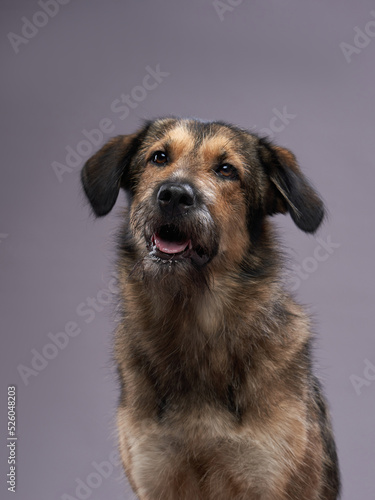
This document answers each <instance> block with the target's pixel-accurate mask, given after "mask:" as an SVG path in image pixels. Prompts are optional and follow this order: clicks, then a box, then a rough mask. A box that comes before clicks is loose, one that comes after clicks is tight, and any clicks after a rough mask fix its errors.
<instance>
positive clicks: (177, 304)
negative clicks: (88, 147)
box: [81, 117, 340, 500]
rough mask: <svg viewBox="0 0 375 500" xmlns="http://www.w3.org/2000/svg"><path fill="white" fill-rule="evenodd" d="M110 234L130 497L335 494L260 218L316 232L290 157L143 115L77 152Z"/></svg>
mask: <svg viewBox="0 0 375 500" xmlns="http://www.w3.org/2000/svg"><path fill="white" fill-rule="evenodd" d="M81 179H82V183H83V188H84V192H85V194H86V196H87V198H88V201H89V203H90V204H91V207H92V209H93V212H94V214H95V215H96V216H99V217H101V216H105V215H106V214H108V213H109V212H110V211H111V209H112V208H113V206H114V204H115V202H116V200H117V197H118V195H119V191H120V189H124V190H125V191H126V192H127V193H128V201H129V204H128V205H129V206H128V208H127V209H125V213H124V215H123V224H122V230H121V233H120V235H119V238H118V266H117V271H118V281H119V290H120V291H119V300H120V306H121V309H122V315H121V318H122V319H121V320H120V322H119V325H118V328H117V331H116V336H115V342H114V357H115V360H116V362H117V367H118V374H119V381H120V385H121V395H120V401H119V405H118V413H117V428H118V434H119V445H120V453H121V458H122V462H123V466H124V469H125V472H126V474H127V477H128V479H129V481H130V484H131V485H132V488H133V489H134V492H135V493H136V495H137V496H138V498H139V499H141V500H159V499H163V500H176V499H179V500H180V499H181V500H228V499H238V500H240V499H251V500H284V499H285V500H287V499H288V500H334V499H337V498H338V497H339V492H340V478H339V469H338V460H337V453H336V447H335V441H334V437H333V433H332V427H331V422H330V416H329V411H328V409H327V404H326V401H325V398H324V395H323V392H322V388H321V384H320V382H319V381H318V379H317V378H316V377H315V375H314V374H313V371H312V355H311V339H312V334H311V328H310V322H309V319H308V317H307V316H306V314H305V313H304V311H303V310H302V308H301V306H299V305H298V304H297V303H296V302H295V301H294V300H293V299H292V297H291V296H290V294H289V293H288V292H287V291H285V290H284V286H283V279H282V274H281V270H282V261H283V259H282V254H281V251H280V250H279V245H278V244H277V237H276V236H275V231H274V229H273V228H272V223H271V220H270V219H271V217H272V216H273V215H274V214H278V213H283V214H286V213H289V214H290V216H291V217H292V219H293V221H294V223H295V224H296V225H297V227H298V228H299V229H301V230H302V231H304V232H306V233H314V232H315V231H316V230H317V228H318V227H319V226H320V224H321V222H322V220H323V219H324V214H325V209H324V205H323V202H322V200H321V198H320V196H319V195H318V193H317V192H316V191H315V189H314V188H313V187H312V185H311V184H310V183H309V181H308V180H307V179H306V177H305V176H304V174H303V173H302V172H301V170H300V168H299V166H298V163H297V161H296V158H295V156H294V155H293V153H291V152H290V151H289V150H288V149H285V148H283V147H280V146H278V145H276V144H274V143H272V142H271V141H269V140H268V139H267V138H264V137H260V136H258V135H256V134H253V133H250V132H248V131H246V130H243V129H241V128H239V127H236V126H233V125H231V124H227V123H225V122H220V121H217V122H206V121H201V120H197V119H181V118H174V117H166V118H160V119H157V120H152V121H147V122H145V124H144V126H143V127H142V128H141V129H140V130H138V131H137V132H136V133H134V134H131V135H120V136H117V137H115V138H113V139H111V140H110V141H109V142H108V143H107V144H105V145H104V146H103V147H102V148H101V149H100V150H99V151H98V152H97V153H96V154H94V156H92V157H91V158H90V159H89V160H88V161H87V162H86V164H85V165H84V167H83V169H82V172H81Z"/></svg>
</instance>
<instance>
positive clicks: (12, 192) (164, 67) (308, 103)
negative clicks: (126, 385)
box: [0, 0, 375, 500]
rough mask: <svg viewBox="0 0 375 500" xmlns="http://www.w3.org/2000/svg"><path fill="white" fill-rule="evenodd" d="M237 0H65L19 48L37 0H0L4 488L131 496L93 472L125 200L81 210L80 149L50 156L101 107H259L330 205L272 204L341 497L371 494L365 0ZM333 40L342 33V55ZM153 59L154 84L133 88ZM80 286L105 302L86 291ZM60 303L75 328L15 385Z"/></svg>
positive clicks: (142, 113)
mask: <svg viewBox="0 0 375 500" xmlns="http://www.w3.org/2000/svg"><path fill="white" fill-rule="evenodd" d="M223 1H224V2H225V3H226V4H227V5H229V7H230V1H229V0H223ZM236 3H237V4H238V5H237V6H232V7H230V9H231V10H226V11H225V12H224V13H222V15H221V17H220V15H219V13H218V12H217V10H216V9H215V2H213V1H211V0H203V1H198V0H190V1H189V2H187V1H184V2H182V1H172V0H169V1H163V2H161V1H155V0H143V1H141V0H137V1H135V0H134V1H120V0H117V1H116V0H107V1H104V0H90V2H89V1H88V0H75V1H71V2H70V3H67V4H66V5H60V6H59V12H58V13H56V15H54V17H47V21H48V22H46V24H45V25H44V26H41V27H40V28H38V32H37V33H36V34H35V33H34V36H32V38H29V40H28V43H21V44H20V45H19V46H18V53H16V51H15V49H14V48H13V47H12V45H11V43H10V40H9V38H8V34H9V33H10V32H13V33H15V34H17V35H22V26H23V24H24V22H25V20H22V18H23V17H24V16H25V17H26V18H27V19H28V20H32V19H33V18H35V20H36V23H39V24H40V25H41V24H43V23H44V22H45V16H43V15H42V16H40V15H36V17H35V13H36V12H38V11H41V10H42V9H41V7H40V6H39V5H38V3H37V2H36V1H26V0H2V1H1V11H2V12H1V22H0V26H1V37H2V44H1V56H2V65H1V73H2V92H1V97H2V109H3V112H2V117H1V140H2V147H1V157H2V161H1V164H2V166H1V178H2V181H1V185H0V205H1V210H0V214H1V216H0V260H1V269H0V283H1V342H2V345H1V364H0V369H1V394H0V407H1V414H0V416H1V418H0V429H1V435H2V436H3V438H2V440H1V448H2V449H1V453H0V457H1V486H0V487H1V492H0V497H1V498H8V496H9V498H17V499H22V500H51V499H58V500H67V499H70V500H72V498H73V499H78V498H84V497H85V496H86V498H91V499H99V500H102V499H104V498H105V499H107V498H111V499H130V498H132V493H131V491H130V488H129V486H128V485H127V482H126V480H125V479H124V478H123V476H122V473H121V467H114V468H113V470H112V471H111V469H110V467H107V473H105V472H104V473H102V475H101V476H100V475H99V473H98V472H95V471H96V469H95V463H96V464H100V463H102V462H103V461H107V462H108V460H109V458H110V457H111V453H112V452H113V450H115V448H116V440H115V438H114V409H115V406H116V400H117V393H118V390H117V385H116V381H115V378H114V376H113V370H112V368H111V362H110V359H111V344H112V334H111V332H112V329H113V326H114V324H113V311H114V308H113V306H112V305H111V304H109V305H104V303H108V302H109V299H108V294H106V293H105V291H104V292H101V291H103V290H104V289H106V288H107V287H108V283H109V282H110V280H111V272H112V263H113V259H114V255H113V250H112V249H113V234H114V232H115V228H116V226H117V225H118V224H119V216H118V214H119V208H118V207H117V209H116V210H115V211H114V212H113V214H111V215H110V216H108V217H107V218H105V219H103V220H98V221H94V220H93V218H92V217H91V216H90V214H89V210H88V208H87V206H86V204H85V201H84V199H83V196H82V194H81V192H80V185H79V170H80V167H81V166H82V165H83V163H84V160H85V159H86V158H87V155H86V156H85V157H84V156H82V155H81V158H78V160H77V166H76V167H75V168H71V171H70V172H65V173H64V174H63V175H62V178H61V182H60V181H59V179H58V178H57V176H56V173H55V172H54V170H53V168H52V164H53V162H60V163H61V164H65V165H66V163H65V159H66V155H67V150H66V147H71V148H73V149H76V147H77V145H78V144H79V143H80V141H82V140H83V139H85V137H84V135H83V132H82V131H83V130H87V131H90V130H92V129H94V128H97V127H98V125H99V123H100V121H101V120H102V119H104V118H108V119H110V120H111V122H112V129H113V132H112V133H110V134H109V133H105V134H103V139H102V141H101V142H104V141H105V140H107V139H108V138H109V137H110V136H112V135H116V134H120V133H130V132H133V131H134V130H135V129H136V128H137V127H138V126H139V125H140V123H141V120H142V119H144V118H151V117H155V116H160V115H165V114H175V115H181V116H198V117H201V118H205V119H223V120H226V121H229V122H233V123H236V124H238V125H241V126H243V127H247V128H249V129H251V128H253V127H254V128H255V129H256V130H261V129H264V128H269V127H270V125H273V126H274V129H275V127H276V128H277V131H276V130H274V131H272V130H270V131H269V133H270V134H271V135H274V139H275V141H276V142H277V143H278V144H281V145H284V146H287V147H289V148H291V149H292V150H293V151H294V152H295V154H296V155H297V157H298V158H299V161H300V164H301V165H302V168H303V169H304V171H305V172H306V173H307V175H308V176H309V177H310V178H311V179H312V180H313V182H314V184H315V185H316V186H317V187H318V189H319V190H320V192H321V194H322V196H323V197H324V199H325V201H326V203H327V206H328V208H329V212H330V216H329V218H328V220H327V221H326V223H325V225H324V227H323V228H322V229H321V230H320V231H319V233H318V234H317V235H316V236H307V235H305V234H303V233H302V232H300V231H298V229H297V228H296V227H295V226H294V225H293V223H292V222H291V220H290V219H289V218H287V217H284V216H278V217H276V218H275V223H276V224H277V225H278V226H279V228H280V235H281V237H282V240H283V242H284V246H285V250H286V252H287V254H288V255H289V269H290V277H291V280H292V283H293V284H294V285H293V288H294V289H295V293H296V296H297V297H298V299H299V300H300V301H301V302H302V303H304V304H306V305H307V307H308V310H309V311H310V312H311V314H312V315H313V318H314V324H315V330H316V332H317V333H318V340H317V344H316V351H315V353H316V358H317V361H318V362H317V370H318V372H319V374H320V375H321V377H322V379H323V381H324V383H325V387H326V392H327V395H328V398H329V401H330V404H331V409H332V415H333V422H334V429H335V434H336V438H337V443H338V451H339V457H340V462H341V469H342V475H343V487H344V493H343V498H344V499H345V500H369V499H372V498H375V478H374V475H375V474H374V472H375V467H374V465H375V431H374V422H375V415H374V410H375V402H374V396H375V380H374V379H375V372H374V371H371V370H367V372H365V373H364V370H365V368H366V364H365V363H366V361H365V360H366V359H367V360H369V361H370V362H372V363H374V364H375V341H374V320H373V317H374V304H373V301H374V291H373V283H374V267H375V266H374V260H373V259H374V250H375V249H374V241H375V238H374V222H373V216H374V208H375V199H374V181H375V174H374V157H375V152H374V143H375V141H374V116H375V106H374V103H375V101H374V97H375V91H374V89H375V85H374V76H375V71H374V68H375V64H374V56H375V26H374V25H375V23H372V24H371V25H368V23H369V22H370V21H371V20H375V12H374V15H371V10H373V11H375V3H374V2H373V1H366V0H361V1H356V2H350V1H341V0H340V1H339V0H335V1H330V2H326V1H322V0H315V1H314V2H307V1H300V0H278V1H276V0H275V1H272V0H269V1H263V0H262V1H261V0H253V1H246V0H245V1H243V2H240V1H238V0H237V2H236V1H233V0H232V4H236ZM216 5H218V4H216ZM55 10H56V9H55ZM367 25H368V30H369V31H371V30H372V34H371V37H368V38H367V39H363V37H362V38H361V37H358V36H357V39H356V40H355V36H356V33H358V30H357V32H356V31H355V27H358V28H359V29H361V30H364V29H365V27H366V26H367ZM31 29H32V28H29V32H28V36H30V33H31V34H32V32H31V31H30V30H31ZM26 40H27V39H26ZM342 42H345V43H348V44H351V45H353V46H354V49H355V52H354V53H353V54H352V55H351V57H349V56H347V57H345V55H344V53H343V50H342V46H341V45H340V44H342ZM355 43H356V44H357V45H358V47H356V46H355ZM359 46H360V47H359ZM349 59H350V60H349ZM158 65H159V66H160V71H162V72H163V73H164V76H163V78H161V81H160V82H159V83H158V84H157V85H156V88H154V89H152V90H147V91H142V89H139V87H138V88H137V86H140V85H142V81H143V79H144V77H145V75H146V74H147V69H146V68H147V67H148V66H149V67H151V68H152V69H154V70H155V69H156V68H157V66H158ZM166 74H168V75H166ZM121 94H130V95H131V96H133V97H132V101H131V102H132V106H133V109H129V112H128V116H126V117H124V115H123V114H124V111H123V112H122V113H120V112H118V111H115V110H114V109H113V106H116V104H113V102H114V101H115V100H116V99H119V98H120V96H121ZM137 99H138V102H137ZM283 109H284V110H285V109H286V111H287V113H288V114H289V115H293V117H292V118H288V119H286V120H285V119H284V121H285V122H286V123H282V122H281V121H280V120H277V119H276V118H275V117H276V116H277V112H282V111H283ZM275 110H276V111H275ZM125 114H126V113H125ZM121 118H123V119H121ZM99 139H100V138H99ZM83 147H84V146H83ZM96 148H97V147H92V149H93V150H94V149H96ZM122 202H123V200H122ZM120 205H121V203H120ZM118 206H119V205H118ZM319 238H320V239H319ZM329 240H331V241H332V242H334V243H335V246H334V247H333V248H331V250H330V253H327V252H324V250H322V246H321V245H322V241H324V242H327V241H329ZM317 252H318V253H317ZM316 255H323V257H324V259H325V260H322V259H320V260H319V259H318V260H317V259H316ZM314 256H315V257H314ZM326 257H327V258H326ZM293 264H294V265H300V266H302V268H303V269H305V271H304V274H303V278H299V277H298V275H296V274H295V273H296V272H295V270H294V269H293ZM306 270H307V271H306ZM293 273H294V274H293ZM98 293H99V295H98ZM90 297H94V298H95V297H97V298H99V299H100V300H99V302H98V306H97V309H100V310H98V311H95V310H94V309H93V308H92V307H88V306H87V299H88V298H90ZM100 301H101V303H102V305H100ZM82 303H83V305H82ZM77 308H78V309H77ZM88 308H90V309H91V310H92V312H91V313H86V315H80V314H79V311H81V314H82V311H84V310H87V309H88ZM89 314H90V316H89ZM88 320H90V321H88ZM71 321H73V322H76V323H77V325H78V326H79V328H80V329H81V333H80V334H79V335H77V336H76V337H74V338H70V340H69V343H68V344H67V346H66V347H65V348H64V349H58V352H57V355H56V356H55V357H54V359H51V360H49V361H48V364H47V366H45V367H44V368H43V369H41V370H40V371H36V372H35V373H34V375H30V377H29V378H28V379H27V385H26V384H25V382H24V381H23V380H22V378H21V376H20V373H19V370H20V365H23V366H25V367H28V368H31V366H32V365H31V363H32V358H33V353H35V351H32V350H33V349H35V350H36V351H37V352H39V353H42V352H43V349H44V348H45V346H46V345H47V344H50V343H51V340H50V338H49V336H48V334H50V333H52V334H53V335H55V334H57V333H58V332H60V331H62V330H63V329H64V328H65V325H66V323H67V322H71ZM46 349H47V352H48V348H46ZM49 353H50V354H51V356H53V355H54V354H56V352H54V351H53V349H52V351H51V350H50V351H49ZM353 376H357V377H362V381H361V379H359V378H355V377H354V378H353ZM366 377H367V378H366ZM353 380H354V382H355V383H357V384H359V385H361V384H362V386H361V387H359V386H357V391H356V390H355V387H354V385H353ZM7 385H16V386H17V389H18V403H17V415H18V417H17V435H18V447H17V483H18V488H17V493H16V494H15V495H14V494H11V493H8V492H7V490H6V485H5V473H6V471H7V464H6V458H7V450H6V443H5V433H6V388H7ZM357 392H358V394H357ZM95 474H96V475H95ZM103 474H104V475H106V476H108V477H103ZM77 480H78V482H77ZM80 481H81V482H80ZM82 482H83V483H85V484H86V485H87V484H89V485H90V484H91V487H90V486H86V489H85V488H84V487H83V486H82V484H83V483H82ZM78 484H81V490H78V492H76V489H77V487H78ZM12 495H13V496H12Z"/></svg>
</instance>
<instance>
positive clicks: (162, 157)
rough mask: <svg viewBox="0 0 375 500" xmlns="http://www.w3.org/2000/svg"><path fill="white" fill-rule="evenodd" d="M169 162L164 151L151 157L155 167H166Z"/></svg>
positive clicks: (156, 152) (157, 152)
mask: <svg viewBox="0 0 375 500" xmlns="http://www.w3.org/2000/svg"><path fill="white" fill-rule="evenodd" d="M167 161H168V157H167V155H166V154H165V153H164V151H155V153H153V154H152V156H151V162H152V163H155V165H165V164H166V163H167Z"/></svg>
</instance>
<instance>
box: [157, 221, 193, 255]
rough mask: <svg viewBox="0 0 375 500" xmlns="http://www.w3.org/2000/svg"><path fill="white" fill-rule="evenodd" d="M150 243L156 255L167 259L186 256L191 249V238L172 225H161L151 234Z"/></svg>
mask: <svg viewBox="0 0 375 500" xmlns="http://www.w3.org/2000/svg"><path fill="white" fill-rule="evenodd" d="M151 243H152V247H153V248H152V249H153V251H154V252H155V253H156V254H157V255H158V257H161V258H164V259H168V260H170V259H171V258H173V257H178V256H180V257H183V256H184V257H188V254H189V253H190V252H189V251H191V250H192V249H193V246H192V243H191V239H190V238H189V237H188V236H186V235H185V234H183V233H182V232H181V231H180V230H179V229H178V228H177V227H175V226H172V225H166V226H162V227H161V228H160V229H159V231H157V232H155V233H154V234H153V235H152V238H151ZM183 254H185V255H183Z"/></svg>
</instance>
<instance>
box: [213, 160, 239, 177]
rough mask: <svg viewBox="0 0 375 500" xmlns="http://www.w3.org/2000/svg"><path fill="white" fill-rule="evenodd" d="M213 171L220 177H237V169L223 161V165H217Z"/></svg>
mask: <svg viewBox="0 0 375 500" xmlns="http://www.w3.org/2000/svg"><path fill="white" fill-rule="evenodd" d="M215 172H216V173H217V175H219V176H220V177H224V178H225V179H231V180H235V179H238V171H237V169H236V168H235V167H234V166H233V165H231V164H230V163H224V165H220V166H219V167H217V169H216V170H215Z"/></svg>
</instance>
